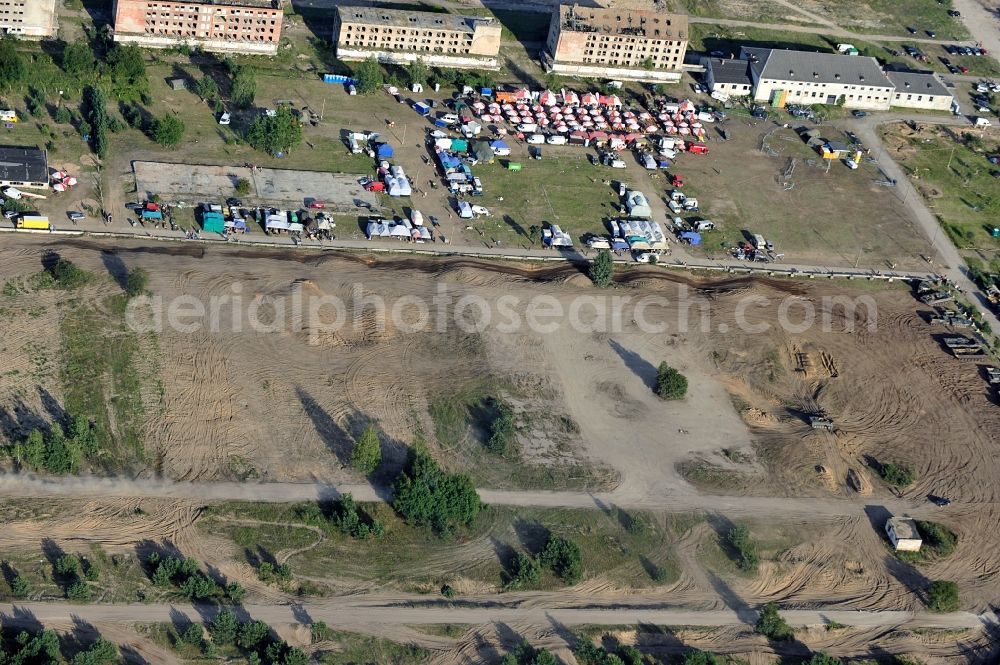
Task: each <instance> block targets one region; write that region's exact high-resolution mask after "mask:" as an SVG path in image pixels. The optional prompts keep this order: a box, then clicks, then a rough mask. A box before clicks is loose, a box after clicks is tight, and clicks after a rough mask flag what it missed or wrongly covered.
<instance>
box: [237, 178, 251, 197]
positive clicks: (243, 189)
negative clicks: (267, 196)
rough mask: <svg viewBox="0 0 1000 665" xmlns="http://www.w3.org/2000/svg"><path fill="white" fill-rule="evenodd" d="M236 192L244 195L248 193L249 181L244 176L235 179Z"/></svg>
mask: <svg viewBox="0 0 1000 665" xmlns="http://www.w3.org/2000/svg"><path fill="white" fill-rule="evenodd" d="M236 193H237V194H239V195H240V196H246V195H247V194H249V193H250V181H249V180H247V179H246V178H240V179H239V180H237V181H236Z"/></svg>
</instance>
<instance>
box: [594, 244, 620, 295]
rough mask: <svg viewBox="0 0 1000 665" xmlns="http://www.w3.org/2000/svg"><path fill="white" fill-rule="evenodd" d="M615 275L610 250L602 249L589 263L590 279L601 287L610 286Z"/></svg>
mask: <svg viewBox="0 0 1000 665" xmlns="http://www.w3.org/2000/svg"><path fill="white" fill-rule="evenodd" d="M614 276H615V262H614V259H613V258H611V252H610V251H608V250H606V249H602V250H601V251H599V252H597V256H596V257H594V260H593V261H592V262H591V264H590V280H591V281H592V282H594V284H596V285H597V286H599V287H601V288H602V289H606V288H608V287H609V286H611V282H612V280H613V279H614Z"/></svg>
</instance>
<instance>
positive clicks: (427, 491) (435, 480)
mask: <svg viewBox="0 0 1000 665" xmlns="http://www.w3.org/2000/svg"><path fill="white" fill-rule="evenodd" d="M392 507H393V508H394V509H395V510H396V512H397V513H399V515H400V516H401V517H402V518H403V519H404V520H406V521H407V522H408V523H410V524H413V525H414V526H428V527H430V528H431V529H433V530H434V532H435V533H437V534H438V535H440V536H446V537H447V536H451V535H452V534H454V533H455V532H456V531H457V530H458V529H459V528H461V527H467V526H469V525H471V524H472V522H473V521H474V520H475V519H476V516H477V515H479V511H480V509H481V508H482V503H481V502H480V501H479V494H477V493H476V488H475V486H473V484H472V480H470V479H469V477H468V476H463V475H459V474H449V473H445V472H444V471H442V470H441V468H440V467H439V466H438V465H437V462H435V461H434V458H432V457H431V456H430V455H429V454H428V453H427V451H426V449H425V448H424V447H423V446H422V445H420V444H419V443H417V444H414V448H413V450H412V452H411V459H410V463H409V468H408V469H407V470H406V471H404V472H403V473H401V474H400V475H399V476H398V477H397V478H396V482H395V484H394V485H393V494H392Z"/></svg>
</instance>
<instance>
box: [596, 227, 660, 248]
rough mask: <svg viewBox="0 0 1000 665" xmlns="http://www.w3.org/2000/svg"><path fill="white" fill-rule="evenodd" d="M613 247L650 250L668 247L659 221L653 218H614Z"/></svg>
mask: <svg viewBox="0 0 1000 665" xmlns="http://www.w3.org/2000/svg"><path fill="white" fill-rule="evenodd" d="M608 226H609V227H610V228H611V235H612V240H611V247H612V249H615V250H622V249H626V248H627V249H633V250H641V251H649V250H656V249H666V248H667V237H666V236H665V235H664V234H663V228H662V227H661V226H660V224H659V222H656V221H654V220H651V219H618V220H615V219H612V220H609V221H608Z"/></svg>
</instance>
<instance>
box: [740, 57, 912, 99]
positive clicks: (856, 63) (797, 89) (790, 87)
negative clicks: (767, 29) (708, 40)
mask: <svg viewBox="0 0 1000 665" xmlns="http://www.w3.org/2000/svg"><path fill="white" fill-rule="evenodd" d="M740 57H741V58H743V59H745V60H749V61H750V76H751V78H752V79H753V87H754V88H753V89H754V95H753V96H754V99H755V100H756V101H758V102H768V103H770V104H771V105H772V106H785V105H786V104H803V105H811V104H831V105H832V104H836V103H838V101H841V99H842V101H843V105H844V107H845V108H849V109H867V110H873V111H878V110H887V109H888V108H889V107H890V106H891V105H892V101H893V96H894V94H895V87H894V86H893V84H892V82H891V81H890V80H889V78H888V77H887V76H886V75H885V73H884V72H883V71H882V68H881V67H880V66H879V64H878V61H877V60H875V58H867V57H863V56H858V55H840V54H837V53H812V52H809V51H785V50H779V49H767V48H751V47H746V46H744V47H743V48H742V49H741V50H740Z"/></svg>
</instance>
